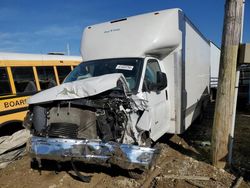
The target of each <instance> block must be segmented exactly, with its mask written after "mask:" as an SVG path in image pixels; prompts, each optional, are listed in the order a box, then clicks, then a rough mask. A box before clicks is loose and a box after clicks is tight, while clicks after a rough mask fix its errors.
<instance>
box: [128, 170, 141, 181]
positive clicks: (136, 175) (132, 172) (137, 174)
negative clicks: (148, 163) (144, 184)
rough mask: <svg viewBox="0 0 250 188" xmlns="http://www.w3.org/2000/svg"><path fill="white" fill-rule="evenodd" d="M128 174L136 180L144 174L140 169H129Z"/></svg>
mask: <svg viewBox="0 0 250 188" xmlns="http://www.w3.org/2000/svg"><path fill="white" fill-rule="evenodd" d="M128 175H129V177H131V178H133V179H135V180H138V179H142V178H143V176H144V175H145V171H143V170H140V169H134V170H129V171H128Z"/></svg>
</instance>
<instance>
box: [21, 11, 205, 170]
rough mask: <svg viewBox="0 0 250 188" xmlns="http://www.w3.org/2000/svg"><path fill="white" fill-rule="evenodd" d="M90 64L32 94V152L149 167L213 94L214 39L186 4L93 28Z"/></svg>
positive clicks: (86, 53) (86, 39)
mask: <svg viewBox="0 0 250 188" xmlns="http://www.w3.org/2000/svg"><path fill="white" fill-rule="evenodd" d="M81 53H82V57H83V63H82V64H80V65H79V66H78V67H76V68H75V69H74V70H73V71H72V72H71V73H70V74H69V75H68V77H67V78H66V79H65V81H64V84H62V85H60V86H57V87H54V88H51V89H48V90H46V91H43V92H40V93H38V94H36V95H34V96H32V97H31V98H30V99H29V100H28V103H29V105H30V107H29V108H30V112H29V114H28V115H27V118H26V121H25V126H26V127H28V128H30V129H31V130H32V137H31V139H30V141H29V152H30V155H31V156H32V158H36V159H37V160H38V161H39V160H40V159H53V160H56V161H70V160H71V161H75V160H76V161H83V162H86V163H95V164H102V165H111V164H115V165H118V166H120V167H122V168H125V169H137V168H139V169H142V168H149V167H150V165H151V164H152V162H153V161H154V158H155V155H156V154H157V150H156V149H154V148H151V147H150V142H151V141H157V140H158V139H159V138H160V137H161V136H163V135H164V134H165V133H172V134H181V133H183V132H184V131H185V130H186V129H187V128H188V127H189V126H190V125H191V124H192V122H193V121H194V120H195V119H196V118H197V117H198V116H199V115H200V113H201V111H202V108H204V106H205V104H206V101H207V100H208V99H209V81H210V42H209V41H208V40H207V39H206V38H205V37H204V36H203V35H202V34H201V32H199V30H198V29H197V28H196V27H195V26H194V25H193V24H192V23H191V21H190V20H189V19H188V18H187V17H186V16H185V15H184V13H183V12H182V11H181V10H180V9H169V10H164V11H159V12H153V13H147V14H143V15H139V16H133V17H128V18H124V19H119V20H114V21H110V22H105V23H101V24H97V25H92V26H89V27H87V28H85V30H84V32H83V37H82V44H81Z"/></svg>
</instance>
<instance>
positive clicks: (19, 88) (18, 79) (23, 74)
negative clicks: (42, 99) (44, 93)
mask: <svg viewBox="0 0 250 188" xmlns="http://www.w3.org/2000/svg"><path fill="white" fill-rule="evenodd" d="M11 70H12V74H13V78H14V82H15V86H16V92H17V93H29V92H35V91H37V88H36V85H35V78H34V73H33V69H32V67H12V68H11Z"/></svg>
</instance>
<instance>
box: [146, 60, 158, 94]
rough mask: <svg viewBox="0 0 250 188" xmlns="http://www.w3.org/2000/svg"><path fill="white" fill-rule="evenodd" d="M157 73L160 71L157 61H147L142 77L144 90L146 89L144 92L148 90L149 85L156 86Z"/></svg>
mask: <svg viewBox="0 0 250 188" xmlns="http://www.w3.org/2000/svg"><path fill="white" fill-rule="evenodd" d="M159 71H161V69H160V66H159V63H158V62H157V60H155V59H150V60H148V62H147V66H146V71H145V77H144V88H147V89H146V90H148V89H149V88H150V85H155V84H157V72H159Z"/></svg>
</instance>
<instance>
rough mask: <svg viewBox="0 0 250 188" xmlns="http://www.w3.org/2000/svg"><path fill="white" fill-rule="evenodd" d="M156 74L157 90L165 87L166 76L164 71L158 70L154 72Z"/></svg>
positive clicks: (166, 83) (166, 82)
mask: <svg viewBox="0 0 250 188" xmlns="http://www.w3.org/2000/svg"><path fill="white" fill-rule="evenodd" d="M156 76H157V78H156V79H157V90H158V91H159V90H163V89H164V88H166V87H167V85H168V81H167V76H166V74H165V73H163V72H160V71H158V72H157V73H156Z"/></svg>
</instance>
